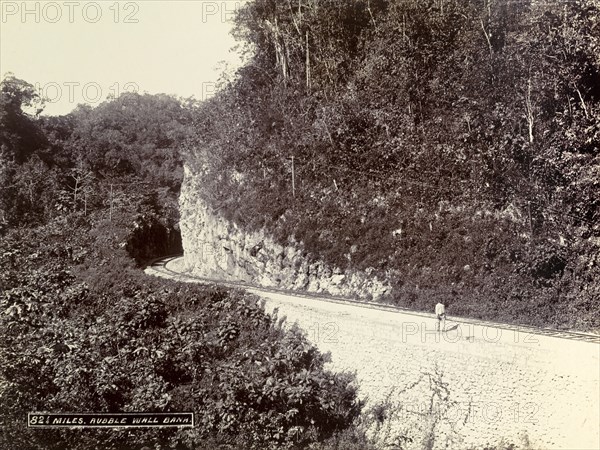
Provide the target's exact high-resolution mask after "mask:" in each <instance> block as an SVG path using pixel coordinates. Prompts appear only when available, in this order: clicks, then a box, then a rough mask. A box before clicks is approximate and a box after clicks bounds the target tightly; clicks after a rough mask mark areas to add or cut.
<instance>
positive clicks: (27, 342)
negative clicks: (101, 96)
mask: <svg viewBox="0 0 600 450" xmlns="http://www.w3.org/2000/svg"><path fill="white" fill-rule="evenodd" d="M0 102H1V108H0V145H1V155H0V189H1V190H2V191H1V192H0V224H1V227H0V311H1V313H2V314H0V330H1V334H2V339H0V355H1V357H0V424H1V425H0V426H1V428H2V433H0V447H1V448H11V449H27V450H29V449H40V450H42V449H43V450H48V449H56V450H59V449H65V448H69V449H92V448H98V449H99V448H101V449H140V448H143V447H145V448H154V449H167V448H177V449H191V448H215V449H216V448H261V449H262V448H302V447H306V446H308V445H312V446H313V448H315V449H324V450H325V449H329V448H336V446H337V445H339V443H340V442H344V444H343V446H344V447H351V446H352V445H354V444H353V442H358V443H359V444H357V447H356V448H368V446H369V445H370V444H369V443H368V441H366V438H365V437H364V434H362V433H361V432H359V431H358V429H356V428H355V426H354V424H355V421H356V420H357V417H358V414H359V412H360V410H361V407H362V404H361V402H359V401H358V400H357V398H356V393H355V392H356V386H355V385H354V384H353V383H355V380H354V378H353V377H352V376H351V375H349V374H344V373H341V374H334V373H331V372H329V371H328V370H326V369H325V363H326V362H327V356H326V355H322V354H320V353H319V352H318V351H317V350H316V348H315V347H314V346H313V345H312V344H310V343H309V342H308V340H307V339H306V337H305V336H304V334H303V333H302V332H301V331H300V330H298V329H297V328H294V327H291V328H290V327H289V326H284V324H285V319H284V318H281V319H278V318H277V317H276V316H275V317H273V316H269V315H267V314H266V313H265V311H264V305H261V304H259V303H258V299H257V298H256V297H253V296H251V295H249V294H246V293H244V292H241V291H232V290H226V289H222V288H219V287H217V286H198V285H186V284H181V283H176V282H171V281H167V280H161V279H153V278H151V277H149V276H147V275H145V274H144V273H143V272H142V271H141V270H140V267H139V266H140V264H143V263H144V262H146V261H148V259H151V258H156V257H158V256H164V255H167V254H170V253H176V252H180V251H181V241H180V239H179V238H178V231H177V194H178V190H179V186H180V183H181V177H182V173H183V168H182V161H181V157H180V156H179V152H178V149H179V147H180V146H182V145H183V142H184V141H185V139H186V138H187V136H188V134H189V133H190V130H192V129H193V128H192V120H193V113H194V111H195V109H196V108H197V105H195V103H194V102H192V101H187V100H181V99H175V98H172V97H169V96H165V95H147V94H146V95H138V94H124V95H122V96H120V97H119V98H116V99H111V100H110V101H107V102H105V103H103V104H101V105H99V106H98V107H96V108H94V109H92V108H89V107H86V106H80V107H78V108H77V109H75V110H74V111H73V112H72V113H71V114H68V115H66V116H61V117H45V116H39V115H36V114H31V113H28V111H39V110H40V109H41V108H43V99H40V98H39V97H38V96H37V95H36V92H35V90H34V88H33V86H32V85H31V84H29V83H27V82H26V81H23V80H20V79H18V78H16V77H15V76H14V75H11V74H9V75H7V76H6V77H5V78H4V80H3V81H2V82H1V83H0ZM89 411H92V412H127V411H135V412H140V411H152V412H170V411H174V412H175V411H194V412H195V414H196V416H195V419H196V424H195V426H194V427H193V428H191V429H186V428H170V429H169V428H157V429H154V430H149V429H144V428H135V429H120V430H118V431H115V429H104V430H103V429H86V430H77V431H74V430H69V429H53V430H46V429H44V430H39V429H33V428H28V427H27V413H30V412H38V413H44V412H58V413H61V412H62V413H64V412H74V413H81V412H89Z"/></svg>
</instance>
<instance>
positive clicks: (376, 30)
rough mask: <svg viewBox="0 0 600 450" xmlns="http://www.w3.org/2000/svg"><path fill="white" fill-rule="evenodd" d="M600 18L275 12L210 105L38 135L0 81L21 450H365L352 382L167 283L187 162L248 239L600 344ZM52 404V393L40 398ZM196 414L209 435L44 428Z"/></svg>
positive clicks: (289, 4) (470, 5)
mask: <svg viewBox="0 0 600 450" xmlns="http://www.w3.org/2000/svg"><path fill="white" fill-rule="evenodd" d="M599 20H600V2H599V1H598V0H573V1H569V2H559V1H556V2H555V1H544V2H542V1H534V0H520V1H517V2H510V1H492V0H476V1H475V0H348V1H344V2H340V1H334V0H285V1H276V0H255V1H252V2H247V3H245V4H244V6H243V7H242V8H240V9H239V10H238V11H237V12H236V15H235V29H234V33H235V35H236V37H237V38H238V39H239V40H240V43H241V44H242V46H243V49H244V51H245V52H246V53H247V59H248V63H247V64H245V65H244V66H243V67H241V68H240V69H238V70H237V71H236V72H235V73H232V74H226V75H227V76H224V77H223V80H224V81H223V84H222V86H221V89H220V91H219V93H218V94H217V95H216V96H214V97H213V98H211V99H209V100H207V101H204V102H202V103H199V102H196V101H194V100H191V99H177V98H173V97H171V96H167V95H162V94H159V95H149V94H144V95H138V94H131V93H126V94H123V95H121V96H120V97H118V98H113V99H109V100H108V101H106V102H105V103H102V104H101V105H99V106H98V107H96V108H91V107H89V106H79V107H77V108H76V109H75V110H74V111H73V112H72V113H70V114H68V115H65V116H60V117H47V116H44V115H41V114H40V112H41V111H43V103H44V99H41V98H39V96H38V95H37V93H36V91H35V89H34V87H33V86H32V85H31V84H29V83H28V82H26V81H24V80H21V79H19V78H17V77H16V76H14V75H12V74H8V75H7V76H5V78H4V79H3V80H2V82H1V83H0V311H1V312H2V314H1V315H0V329H1V332H2V336H3V338H2V339H1V340H0V352H1V354H2V357H1V358H0V414H1V415H2V433H1V435H0V447H2V448H17V449H21V448H22V449H25V448H27V449H30V448H35V449H62V448H82V449H83V448H86V449H87V448H112V449H118V448H142V447H143V446H144V445H146V446H149V447H154V448H180V449H185V448H305V447H310V448H314V449H329V448H331V449H333V448H345V449H346V448H348V449H352V448H356V449H362V448H368V445H369V444H368V442H367V440H366V438H365V436H364V434H362V433H361V432H360V431H359V429H358V428H356V426H355V425H356V420H357V418H360V417H364V415H362V416H361V415H360V410H361V403H360V402H359V401H358V400H357V398H356V393H355V389H356V386H355V385H354V380H353V378H352V376H350V375H348V374H333V373H331V372H329V371H327V370H326V369H325V363H326V361H327V357H326V355H321V354H320V353H318V352H317V351H316V350H315V348H314V347H313V346H311V345H310V344H309V343H308V341H307V339H306V338H305V336H304V335H303V334H302V332H301V331H299V330H297V329H293V328H292V329H291V330H290V329H288V328H286V327H284V326H283V321H282V320H278V319H277V318H276V317H271V316H268V315H266V314H265V313H264V310H263V308H262V307H261V305H260V304H257V302H256V298H254V297H251V296H249V295H248V294H245V293H243V292H241V291H232V290H226V289H222V288H219V287H215V286H192V285H183V284H179V283H175V282H169V281H164V280H154V279H149V278H148V277H146V276H145V275H143V273H142V272H141V271H140V269H139V268H140V266H141V265H143V264H144V262H147V261H148V260H150V259H152V258H156V257H159V256H163V255H166V254H172V253H177V252H180V251H181V242H180V240H179V237H178V209H177V196H178V192H179V188H180V185H181V182H182V178H183V164H186V165H187V166H188V167H189V168H190V170H191V171H192V172H193V173H194V174H195V175H197V176H200V177H202V180H203V183H202V186H203V188H202V191H201V192H198V195H199V196H201V197H202V198H203V199H204V200H205V201H206V202H207V203H208V204H209V205H211V206H213V208H214V209H215V210H217V209H218V210H219V212H220V213H221V214H223V215H224V216H225V217H226V218H227V219H230V220H232V221H234V222H235V223H236V224H238V225H239V226H240V227H242V228H244V229H247V230H260V229H263V230H266V231H267V232H268V233H270V234H271V235H272V236H274V237H275V238H276V239H278V240H280V241H281V242H282V243H283V242H288V241H289V239H290V238H291V237H293V238H294V239H295V241H296V242H301V243H302V246H303V248H304V250H305V251H306V254H307V258H314V259H322V260H324V261H325V262H327V263H328V264H330V265H331V266H332V267H339V268H342V269H347V270H357V271H369V272H370V273H371V274H372V275H373V276H377V277H379V279H384V280H388V281H389V282H390V283H391V284H392V285H393V293H392V294H391V295H390V296H389V297H388V298H385V299H384V300H385V301H387V302H390V303H393V304H396V305H400V306H404V307H409V308H414V309H424V310H431V309H432V305H433V304H435V303H436V302H437V301H439V300H442V301H443V302H445V303H446V304H447V305H449V312H450V313H451V314H453V315H454V314H455V315H465V316H470V317H479V318H486V319H493V320H499V321H507V322H517V323H526V324H535V325H540V326H550V327H558V328H572V329H578V330H588V331H589V330H591V331H594V330H595V331H598V330H599V329H600V318H599V317H598V314H597V309H598V298H600V24H598V21H599ZM34 380H35V382H33V381H34ZM140 410H152V411H182V410H194V411H196V413H197V426H196V427H194V428H193V429H191V430H187V431H186V430H185V429H179V430H176V429H173V430H165V429H162V430H156V431H152V432H148V431H143V432H140V431H139V430H138V431H135V430H134V431H129V430H125V431H118V432H115V431H104V430H84V431H85V432H81V433H80V432H76V433H71V432H69V430H62V431H61V430H51V431H48V430H45V431H44V432H43V433H38V432H37V431H36V430H32V429H28V428H27V426H26V425H27V424H26V413H27V412H32V411H38V412H43V411H48V412H52V411H57V412H58V411H63V412H64V411H105V412H111V411H140Z"/></svg>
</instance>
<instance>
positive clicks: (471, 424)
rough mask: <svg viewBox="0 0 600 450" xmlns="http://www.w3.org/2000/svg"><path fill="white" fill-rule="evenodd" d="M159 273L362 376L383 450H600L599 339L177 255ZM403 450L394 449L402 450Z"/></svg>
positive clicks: (362, 391) (361, 388) (155, 269)
mask: <svg viewBox="0 0 600 450" xmlns="http://www.w3.org/2000/svg"><path fill="white" fill-rule="evenodd" d="M146 272H147V273H149V274H152V275H157V276H162V277H166V278H172V279H177V280H181V281H187V282H201V283H210V282H218V283H219V284H226V285H233V286H235V287H243V288H245V289H246V290H248V291H249V292H252V293H254V294H256V295H257V296H259V297H261V298H263V299H265V301H266V309H267V311H268V312H270V313H272V312H273V310H274V309H276V308H277V309H278V311H279V312H278V315H279V317H282V316H284V315H285V316H286V318H287V323H288V324H292V323H294V322H296V323H297V324H298V325H299V326H300V327H301V328H302V329H303V330H304V331H305V332H306V333H307V337H308V338H309V339H310V340H311V341H312V342H313V343H314V344H315V345H316V346H317V347H318V348H319V350H321V351H322V352H330V353H331V363H330V364H329V368H330V369H331V370H334V371H351V372H354V373H355V374H356V378H357V387H358V392H359V397H361V398H362V399H364V400H366V405H365V410H366V412H367V416H370V417H372V418H375V417H377V418H379V419H382V420H379V421H378V420H374V421H373V422H372V424H371V426H370V428H369V435H370V436H371V437H373V438H374V439H375V440H376V442H377V443H378V444H379V446H380V447H381V448H394V447H393V445H394V444H397V443H398V442H399V441H398V439H400V438H401V436H407V437H409V438H411V439H412V442H408V443H407V442H406V441H405V443H404V444H403V445H405V447H404V448H414V449H421V448H432V449H445V448H449V449H467V448H484V447H485V446H486V445H496V444H498V443H500V442H502V441H503V442H504V443H506V444H510V443H513V444H516V445H519V446H524V447H525V448H527V447H526V446H527V445H529V446H530V448H540V449H564V450H583V449H590V450H598V449H600V337H599V336H597V335H590V334H585V333H569V332H557V331H554V330H546V329H536V328H532V327H519V326H511V325H505V324H495V323H491V322H482V321H477V320H470V319H457V318H453V317H452V315H451V311H448V312H449V318H448V320H447V322H446V328H447V331H446V332H445V333H437V332H436V331H435V317H434V316H433V314H425V313H419V312H410V311H405V310H399V309H397V308H392V307H385V306H377V305H373V304H368V303H364V302H363V303H360V302H354V301H349V300H344V299H339V298H331V297H322V296H315V295H299V294H297V293H289V292H281V291H275V290H272V289H263V288H257V287H252V286H247V285H242V284H239V283H224V282H220V281H218V280H206V279H204V278H198V277H194V276H192V275H190V274H186V273H185V268H184V266H183V259H182V258H168V259H165V260H162V261H157V262H155V263H154V264H153V265H151V266H150V267H148V268H147V269H146ZM396 448H398V447H396Z"/></svg>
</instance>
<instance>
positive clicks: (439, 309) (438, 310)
mask: <svg viewBox="0 0 600 450" xmlns="http://www.w3.org/2000/svg"><path fill="white" fill-rule="evenodd" d="M435 317H436V318H437V328H436V329H437V331H438V332H439V331H440V324H441V323H442V321H443V322H444V325H443V327H442V331H446V308H445V307H444V304H443V303H438V304H437V305H435Z"/></svg>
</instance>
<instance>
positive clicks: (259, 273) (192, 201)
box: [179, 167, 391, 300]
mask: <svg viewBox="0 0 600 450" xmlns="http://www.w3.org/2000/svg"><path fill="white" fill-rule="evenodd" d="M200 190H201V180H200V179H199V177H198V176H196V175H194V174H193V173H191V171H190V170H189V168H188V167H186V168H185V176H184V181H183V185H182V187H181V194H180V197H179V208H180V214H181V221H180V227H181V237H182V241H183V249H184V261H185V267H186V269H187V270H188V271H189V272H191V273H192V274H194V275H199V276H205V277H210V278H220V279H224V280H232V281H245V282H248V283H252V284H256V285H260V286H264V287H274V288H279V289H291V290H298V291H308V292H319V293H329V294H332V295H340V296H344V297H358V298H363V299H373V300H378V299H380V298H381V297H382V296H384V295H386V294H388V293H389V292H390V291H391V288H390V287H389V286H388V285H387V284H385V283H383V282H381V281H379V280H377V278H376V277H369V276H368V275H367V274H365V273H362V272H355V271H352V272H350V271H346V272H344V271H342V270H340V269H338V268H331V267H328V266H327V265H326V264H325V263H323V262H322V261H309V260H308V258H307V254H306V252H304V251H303V248H302V243H297V242H292V241H291V240H290V242H288V243H287V245H285V246H282V245H280V244H278V243H276V242H275V241H274V240H273V239H272V238H271V237H270V236H269V235H268V234H267V233H265V232H264V230H261V231H259V232H246V231H244V230H242V229H240V228H239V227H238V226H237V225H236V224H234V223H232V222H229V221H228V220H225V219H224V218H222V217H220V216H219V215H218V214H216V213H214V212H212V211H211V209H210V208H209V206H208V205H207V204H206V203H205V202H204V201H203V200H202V199H201V198H200V195H199V192H200Z"/></svg>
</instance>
